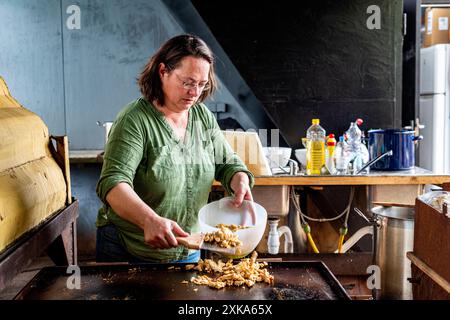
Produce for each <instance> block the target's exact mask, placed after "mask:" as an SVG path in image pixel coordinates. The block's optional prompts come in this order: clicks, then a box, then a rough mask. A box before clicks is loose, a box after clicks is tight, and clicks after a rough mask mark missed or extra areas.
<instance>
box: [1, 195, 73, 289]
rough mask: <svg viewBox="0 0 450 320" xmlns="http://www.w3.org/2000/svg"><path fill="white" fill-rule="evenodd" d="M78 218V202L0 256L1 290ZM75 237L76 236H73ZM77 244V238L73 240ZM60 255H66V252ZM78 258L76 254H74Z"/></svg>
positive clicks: (22, 238) (26, 235) (56, 214)
mask: <svg viewBox="0 0 450 320" xmlns="http://www.w3.org/2000/svg"><path fill="white" fill-rule="evenodd" d="M77 216H78V201H74V202H73V203H72V204H71V205H69V206H68V207H66V208H64V209H63V210H62V211H60V212H58V213H55V214H54V215H53V216H52V217H51V218H50V219H49V220H48V221H46V222H45V223H44V224H42V225H41V226H39V227H38V228H37V229H35V230H32V231H30V232H28V233H26V234H24V235H23V236H22V237H21V238H20V239H19V240H18V241H17V242H16V243H15V244H14V245H13V246H12V247H11V248H9V249H7V250H6V251H5V252H3V253H2V254H1V255H0V290H1V289H3V288H4V287H5V286H6V284H7V283H8V282H9V281H11V280H12V279H13V278H14V276H15V275H17V274H18V273H19V272H20V271H21V270H23V269H24V268H26V267H27V266H28V265H30V263H31V262H32V261H33V260H34V259H35V258H36V257H39V255H41V253H42V252H43V251H44V250H45V249H46V248H47V247H48V246H49V245H50V244H51V243H52V242H53V241H54V240H55V239H56V238H57V237H58V236H59V235H61V234H62V233H63V231H64V230H65V229H66V228H67V227H68V226H69V225H70V224H73V223H75V221H76V218H77ZM73 236H74V237H75V234H74V235H73ZM73 241H75V242H76V238H75V239H74V240H73ZM60 254H65V253H64V252H62V253H61V251H60ZM74 255H75V256H76V255H77V254H76V252H74Z"/></svg>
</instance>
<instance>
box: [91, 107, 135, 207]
mask: <svg viewBox="0 0 450 320" xmlns="http://www.w3.org/2000/svg"><path fill="white" fill-rule="evenodd" d="M143 135H144V134H143V130H142V126H141V125H140V124H139V123H138V122H137V121H136V120H135V119H133V118H132V117H130V116H129V115H127V116H124V117H123V118H119V119H117V120H116V121H115V122H114V124H113V126H112V127H111V131H110V134H109V137H108V143H107V144H106V148H105V155H104V159H103V167H102V171H101V174H100V179H99V180H98V182H97V186H96V192H97V195H98V197H99V198H100V199H101V200H102V201H103V203H105V204H106V205H107V202H106V195H107V194H108V192H109V191H110V190H111V189H112V188H114V187H115V186H116V185H117V184H119V183H120V182H126V183H128V184H129V185H130V186H131V187H132V188H133V180H134V176H135V173H136V169H137V167H138V166H139V163H140V162H141V160H142V156H143V152H144V139H143Z"/></svg>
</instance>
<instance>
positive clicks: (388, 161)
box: [369, 129, 422, 171]
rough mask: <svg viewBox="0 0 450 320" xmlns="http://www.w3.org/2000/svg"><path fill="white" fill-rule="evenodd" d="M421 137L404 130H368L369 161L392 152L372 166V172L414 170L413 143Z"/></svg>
mask: <svg viewBox="0 0 450 320" xmlns="http://www.w3.org/2000/svg"><path fill="white" fill-rule="evenodd" d="M421 139H422V136H414V131H412V130H405V129H387V130H382V129H377V130H369V155H370V159H375V158H376V157H378V156H380V155H382V154H383V153H385V152H387V151H389V150H392V152H393V155H392V156H391V157H384V158H383V159H381V160H380V161H377V162H376V163H374V164H373V166H372V169H374V170H386V171H389V170H408V169H412V168H414V165H415V159H414V157H415V156H414V141H416V140H421Z"/></svg>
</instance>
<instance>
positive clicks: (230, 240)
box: [203, 224, 242, 248]
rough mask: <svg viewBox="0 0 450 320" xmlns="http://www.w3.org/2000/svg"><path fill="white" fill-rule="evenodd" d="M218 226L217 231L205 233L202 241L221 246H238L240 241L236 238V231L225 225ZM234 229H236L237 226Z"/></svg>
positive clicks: (240, 243)
mask: <svg viewBox="0 0 450 320" xmlns="http://www.w3.org/2000/svg"><path fill="white" fill-rule="evenodd" d="M218 228H219V230H217V231H214V232H208V233H206V234H205V237H204V238H203V241H204V242H206V243H211V244H214V245H218V246H219V247H221V248H230V247H240V246H241V245H242V241H240V240H239V239H238V237H237V235H236V233H234V232H233V231H232V230H231V229H229V228H228V227H227V226H226V225H224V224H221V225H219V227H218ZM236 230H238V229H237V226H236Z"/></svg>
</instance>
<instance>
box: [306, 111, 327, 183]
mask: <svg viewBox="0 0 450 320" xmlns="http://www.w3.org/2000/svg"><path fill="white" fill-rule="evenodd" d="M325 136H326V134H325V129H324V128H322V127H321V126H320V120H319V119H312V125H311V126H310V127H309V128H308V130H307V131H306V138H307V139H308V148H307V151H306V174H307V175H320V174H321V171H322V167H323V166H324V165H325Z"/></svg>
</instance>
